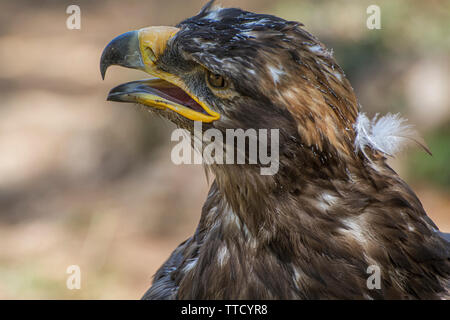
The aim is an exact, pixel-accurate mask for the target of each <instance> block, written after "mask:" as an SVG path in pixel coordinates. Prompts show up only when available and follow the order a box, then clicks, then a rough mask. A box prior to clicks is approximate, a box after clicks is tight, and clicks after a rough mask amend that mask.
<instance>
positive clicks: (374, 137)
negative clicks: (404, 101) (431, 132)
mask: <svg viewBox="0 0 450 320" xmlns="http://www.w3.org/2000/svg"><path fill="white" fill-rule="evenodd" d="M406 122H407V119H405V118H402V117H400V114H390V113H389V114H387V115H385V116H384V117H381V118H379V115H378V114H377V115H375V117H374V118H373V119H372V120H370V119H369V118H368V117H367V116H366V114H365V113H360V114H359V115H358V118H357V119H356V123H355V125H354V128H355V130H356V139H355V149H356V151H362V152H363V153H364V154H365V152H364V148H365V147H370V148H372V149H375V150H378V151H381V152H383V153H384V154H386V155H388V156H394V155H395V154H396V153H398V152H400V151H401V150H402V149H403V148H404V147H405V146H407V144H408V142H415V143H417V144H419V145H420V146H422V147H423V148H424V149H425V151H427V152H428V153H430V152H429V150H428V148H427V147H426V146H425V144H424V142H423V141H422V139H421V138H420V137H419V136H418V134H417V132H416V130H414V129H413V127H412V126H411V125H409V124H407V123H406Z"/></svg>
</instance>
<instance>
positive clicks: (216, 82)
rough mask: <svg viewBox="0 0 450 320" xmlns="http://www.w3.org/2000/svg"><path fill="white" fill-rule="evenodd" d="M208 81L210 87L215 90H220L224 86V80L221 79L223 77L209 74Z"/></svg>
mask: <svg viewBox="0 0 450 320" xmlns="http://www.w3.org/2000/svg"><path fill="white" fill-rule="evenodd" d="M209 79H210V83H211V85H212V86H214V87H216V88H221V87H224V86H225V80H224V79H223V77H222V76H221V75H219V74H213V73H211V74H210V75H209Z"/></svg>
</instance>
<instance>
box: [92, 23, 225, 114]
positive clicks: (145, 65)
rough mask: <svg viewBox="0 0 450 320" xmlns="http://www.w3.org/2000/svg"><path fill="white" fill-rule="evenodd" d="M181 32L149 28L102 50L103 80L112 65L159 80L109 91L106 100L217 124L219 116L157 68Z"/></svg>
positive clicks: (173, 76)
mask: <svg viewBox="0 0 450 320" xmlns="http://www.w3.org/2000/svg"><path fill="white" fill-rule="evenodd" d="M179 30H180V29H178V28H174V27H149V28H144V29H141V30H137V31H130V32H127V33H124V34H122V35H120V36H118V37H116V38H115V39H113V40H112V41H111V42H110V43H109V44H108V45H107V46H106V48H105V49H104V50H103V53H102V57H101V60H100V72H101V75H102V78H103V79H104V78H105V74H106V70H107V69H108V67H109V66H111V65H118V66H122V67H126V68H132V69H137V70H142V71H144V72H146V73H148V74H150V75H152V76H154V77H156V79H147V80H142V81H133V82H130V83H125V84H122V85H120V86H118V87H116V88H114V89H112V90H111V91H110V93H109V95H108V99H107V100H109V101H118V102H132V103H140V104H143V105H146V106H149V107H153V108H157V109H169V110H172V111H174V112H176V113H178V114H180V115H182V116H183V117H185V118H187V119H190V120H193V121H201V122H213V121H215V120H218V119H219V118H220V115H219V114H218V113H217V112H214V111H213V110H211V109H210V108H209V107H208V106H207V105H206V104H205V103H204V102H203V101H201V100H200V99H199V98H198V97H196V96H195V95H194V94H192V93H191V92H190V90H189V89H188V87H187V86H186V84H185V83H184V81H183V80H182V79H181V78H180V77H179V76H177V75H174V74H170V73H167V72H165V71H162V70H161V69H159V68H158V59H159V58H160V57H161V56H162V55H163V53H164V51H165V50H166V47H167V45H168V43H169V41H170V40H171V39H172V38H173V37H174V36H175V35H176V34H177V32H178V31H179Z"/></svg>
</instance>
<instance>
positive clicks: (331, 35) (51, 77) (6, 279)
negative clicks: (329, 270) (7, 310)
mask: <svg viewBox="0 0 450 320" xmlns="http://www.w3.org/2000/svg"><path fill="white" fill-rule="evenodd" d="M205 2H206V0H171V1H164V0H142V1H139V0H130V1H117V0H96V1H88V0H79V1H76V4H78V5H79V6H80V7H81V13H82V25H81V30H77V31H72V30H68V29H66V25H65V21H66V18H67V14H66V8H67V6H68V4H69V3H66V2H64V1H59V0H46V1H32V0H17V1H0V155H1V156H0V298H23V299H28V298H65V299H71V298H81V299H85V298H91V299H97V298H103V299H109V298H132V299H135V298H139V297H140V295H141V294H143V293H144V292H145V290H146V289H147V288H148V286H149V285H150V282H151V277H152V275H153V274H154V273H155V271H156V270H157V268H158V267H159V266H160V265H161V264H162V263H163V261H164V260H165V259H166V258H167V257H168V256H169V254H170V252H171V251H172V250H173V249H174V248H175V247H176V246H177V245H178V243H180V242H181V241H183V240H185V239H186V238H187V237H188V236H190V235H191V234H192V233H193V231H194V229H195V226H196V224H197V222H198V219H199V215H200V210H201V206H202V203H203V201H204V199H205V198H206V194H207V190H208V186H207V181H206V179H205V177H204V173H203V169H202V168H201V167H200V166H175V165H173V164H172V163H171V162H170V147H171V144H170V130H171V129H172V128H173V126H171V125H170V124H168V123H167V122H165V121H163V120H161V119H156V118H154V117H152V116H150V115H149V114H148V113H147V112H146V111H145V110H141V109H139V108H134V107H132V106H131V105H124V104H116V103H111V102H106V101H105V96H106V94H107V92H108V91H109V89H110V88H111V87H113V86H115V85H117V84H119V83H123V82H125V81H132V80H136V79H139V78H143V77H145V76H146V75H145V74H143V73H139V72H138V71H133V70H126V69H123V68H111V69H110V70H108V75H107V78H106V81H104V82H103V81H101V77H100V74H99V70H98V69H99V68H98V63H99V59H100V54H101V52H102V50H103V48H104V46H105V45H106V44H107V43H108V42H109V41H110V40H111V39H112V38H113V37H115V36H116V35H119V34H121V33H123V32H125V31H129V30H134V29H138V28H141V27H145V26H150V25H175V24H176V23H177V22H179V21H180V20H182V19H184V18H186V17H188V16H192V15H193V14H195V13H196V12H198V11H199V9H200V7H201V6H202V5H203V4H204V3H205ZM218 2H219V3H222V5H223V6H239V7H242V8H243V9H247V10H251V11H257V12H260V13H269V14H275V15H278V16H281V17H283V18H286V19H289V20H297V21H301V22H303V23H304V24H305V28H306V29H307V30H309V31H310V32H311V33H313V34H314V35H316V36H317V37H319V38H320V39H321V40H322V41H323V42H324V43H325V44H326V45H327V46H328V47H329V48H332V49H334V54H335V56H336V58H337V61H338V62H339V63H340V65H341V66H342V67H343V69H344V71H345V72H346V74H347V76H348V78H349V79H350V81H351V83H352V85H353V86H354V88H355V91H356V93H357V95H358V97H359V101H360V103H361V105H362V108H363V110H364V111H365V112H367V113H369V114H371V115H373V114H375V113H377V112H380V113H386V112H401V113H402V114H403V115H404V116H405V117H408V118H409V119H410V121H411V122H412V123H414V124H415V125H416V128H417V129H418V130H419V132H421V133H422V134H423V135H424V136H425V138H426V140H427V143H428V144H429V146H430V148H431V149H432V151H433V157H430V156H427V155H426V154H424V153H421V151H417V152H415V151H412V152H406V153H405V154H404V156H402V157H400V158H398V159H397V160H395V161H394V162H393V165H394V167H395V169H396V170H397V171H398V172H400V174H401V175H402V177H404V178H405V179H406V180H407V182H408V183H411V184H412V187H413V189H414V190H415V191H416V192H417V194H418V196H419V198H420V199H421V201H422V202H423V204H424V207H425V209H426V210H427V212H428V214H429V215H430V216H431V217H432V219H433V220H434V221H435V222H436V224H437V225H438V226H439V227H440V228H441V229H442V230H444V231H450V212H449V209H448V208H449V207H450V200H449V198H450V197H449V193H450V183H449V180H450V173H449V172H450V171H449V166H448V164H449V163H450V155H449V150H450V148H449V147H450V146H449V141H450V137H449V135H450V134H449V131H448V128H449V125H448V124H449V123H450V122H449V121H450V97H449V90H448V89H449V88H450V80H449V77H450V72H449V71H450V70H449V63H450V62H449V59H450V58H449V50H450V37H449V30H450V1H449V0H432V1H420V0H395V1H392V0H382V1H372V0H370V1H369V0H342V1H331V0H330V1H326V0H320V1H319V0H301V1H297V0H277V1H272V0H222V1H218ZM372 4H377V5H379V6H380V8H381V19H382V20H381V24H382V29H381V30H368V29H367V28H366V19H367V13H366V9H367V7H368V6H369V5H372ZM74 264H75V265H79V266H80V267H81V272H82V282H81V286H82V288H81V290H72V291H71V290H68V289H67V287H66V279H67V276H68V275H67V274H66V268H67V267H68V266H70V265H74Z"/></svg>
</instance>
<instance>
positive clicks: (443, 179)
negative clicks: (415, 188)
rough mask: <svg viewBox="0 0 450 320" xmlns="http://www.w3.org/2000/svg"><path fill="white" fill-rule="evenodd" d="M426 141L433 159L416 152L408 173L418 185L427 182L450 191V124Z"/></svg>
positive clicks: (433, 133)
mask: <svg viewBox="0 0 450 320" xmlns="http://www.w3.org/2000/svg"><path fill="white" fill-rule="evenodd" d="M426 141H427V142H428V146H429V148H430V150H431V151H432V152H433V157H432V158H430V156H429V155H428V154H426V153H424V152H414V153H413V154H411V157H410V159H409V160H408V170H409V172H408V173H409V175H410V176H411V178H412V180H413V181H414V182H416V183H420V182H427V183H429V184H434V185H435V186H437V187H440V188H442V189H447V190H450V170H449V169H448V166H449V164H450V123H446V124H445V125H444V126H441V127H439V128H436V130H433V131H432V132H431V133H430V134H428V135H427V137H426ZM449 214H450V213H449Z"/></svg>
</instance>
